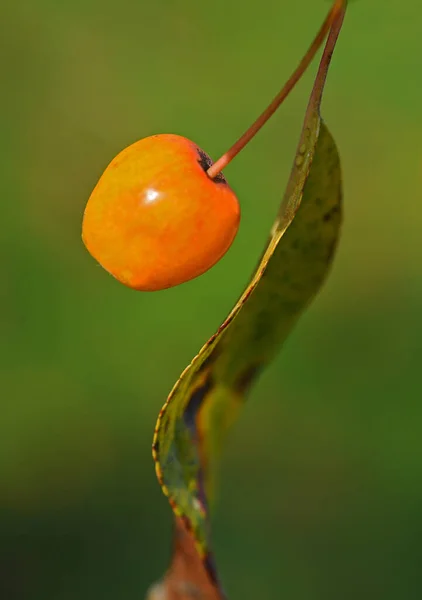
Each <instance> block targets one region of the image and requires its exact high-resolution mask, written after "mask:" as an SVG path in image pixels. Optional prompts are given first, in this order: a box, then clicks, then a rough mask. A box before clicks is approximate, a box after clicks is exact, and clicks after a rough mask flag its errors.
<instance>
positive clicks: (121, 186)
mask: <svg viewBox="0 0 422 600" xmlns="http://www.w3.org/2000/svg"><path fill="white" fill-rule="evenodd" d="M211 162H212V161H211V159H210V158H209V157H208V156H207V155H206V154H205V152H204V151H203V150H201V149H200V148H199V147H198V146H197V145H196V144H194V143H193V142H191V141H190V140H188V139H186V138H184V137H181V136H178V135H171V134H161V135H153V136H151V137H148V138H144V139H142V140H140V141H139V142H136V143H134V144H132V145H131V146H129V147H128V148H126V149H125V150H123V151H122V152H120V154H118V155H117V156H116V158H114V159H113V160H112V162H111V163H110V164H109V166H108V167H107V168H106V170H105V171H104V173H103V175H102V176H101V178H100V180H99V181H98V183H97V185H96V186H95V188H94V191H93V192H92V194H91V196H90V198H89V200H88V203H87V206H86V209H85V213H84V218H83V224H82V238H83V241H84V243H85V246H86V247H87V249H88V251H89V252H90V253H91V254H92V256H93V257H94V258H95V259H96V260H97V261H98V262H99V263H100V264H101V265H102V266H103V267H104V269H106V270H107V271H109V272H110V273H111V274H112V275H113V276H114V277H116V279H118V280H119V281H121V282H122V283H123V284H125V285H127V286H129V287H131V288H134V289H137V290H143V291H154V290H161V289H165V288H169V287H172V286H175V285H178V284H180V283H184V282H185V281H189V280H190V279H193V278H194V277H197V276H198V275H201V274H202V273H204V272H205V271H207V270H208V269H209V268H210V267H212V266H213V265H214V264H215V263H216V262H217V261H218V260H220V258H221V257H222V256H223V255H224V254H225V252H226V251H227V250H228V248H229V247H230V245H231V243H232V241H233V239H234V237H235V235H236V233H237V230H238V227H239V220H240V208H239V203H238V200H237V197H236V195H235V194H234V192H233V190H232V189H231V188H230V187H229V186H228V184H227V182H226V180H225V178H224V177H223V175H222V174H220V175H219V176H217V177H216V178H215V179H210V177H208V175H207V173H206V170H207V169H208V167H209V166H210V165H211Z"/></svg>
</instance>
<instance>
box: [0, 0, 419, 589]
mask: <svg viewBox="0 0 422 600" xmlns="http://www.w3.org/2000/svg"><path fill="white" fill-rule="evenodd" d="M327 9H328V4H327V2H324V1H323V0H320V1H317V0H307V1H305V2H294V1H292V0H283V1H281V0H280V1H279V2H270V1H268V2H260V3H258V4H257V3H256V2H253V1H252V0H247V1H244V2H229V1H227V0H214V2H212V3H200V2H197V1H194V0H180V1H178V2H172V1H170V0H153V1H148V2H147V1H145V0H120V1H119V2H111V1H110V0H101V1H100V0H83V1H82V0H72V1H70V0H61V2H56V1H54V2H53V0H38V1H33V2H27V3H25V2H24V3H16V4H13V5H12V4H9V5H8V6H7V7H6V6H4V7H2V9H1V18H0V77H1V80H2V93H1V98H0V103H1V117H0V119H1V132H2V135H1V149H0V153H1V154H0V158H1V161H0V170H1V181H2V196H3V200H2V207H3V218H2V227H1V228H0V244H1V255H0V260H1V272H2V277H1V284H0V298H1V312H0V339H1V357H0V358H1V390H2V394H1V395H2V411H1V420H0V448H1V450H0V597H1V598H2V600H3V599H4V600H15V599H16V600H76V599H77V600H93V599H94V598H101V599H103V600H109V599H110V600H117V599H118V598H119V599H123V598H127V599H131V600H134V599H135V598H136V599H142V598H143V597H144V593H145V590H146V588H147V587H148V586H149V584H150V583H152V582H153V581H155V580H156V579H158V578H159V577H160V575H161V574H162V573H163V571H164V570H165V568H166V566H167V563H168V558H169V553H170V534H171V515H170V510H169V507H168V505H167V501H166V500H165V498H164V497H163V496H162V494H161V492H160V490H159V488H158V485H157V482H156V479H155V474H154V469H153V464H152V459H151V451H150V446H151V438H152V431H153V427H154V424H155V418H156V416H157V413H158V410H159V408H160V407H161V405H162V403H163V402H164V400H165V398H166V395H167V393H168V392H169V390H170V389H171V387H172V385H173V383H174V382H175V380H176V379H177V377H178V375H179V374H180V372H181V371H182V370H183V368H184V367H185V366H186V365H187V363H188V362H189V361H190V359H191V358H192V357H193V355H194V354H195V353H196V351H197V350H198V349H199V348H200V347H201V345H202V344H203V343H204V342H205V340H206V339H207V338H208V337H209V336H210V335H211V334H212V333H213V332H214V331H215V329H216V328H217V327H218V325H219V324H220V322H221V321H222V320H223V319H224V317H225V316H226V314H227V313H228V311H229V310H230V308H231V306H232V305H233V303H234V302H235V300H236V299H237V297H238V296H239V294H240V292H241V291H242V289H243V287H244V286H245V284H246V283H247V281H248V277H249V275H250V273H251V271H252V269H253V267H254V266H255V264H256V260H257V258H258V256H259V255H260V253H261V250H262V248H263V246H264V244H265V242H266V240H267V234H268V231H269V229H270V226H271V224H272V220H273V218H274V216H275V213H276V211H277V207H278V204H279V201H280V199H281V196H282V192H283V189H284V186H285V183H286V180H287V177H288V174H289V170H290V166H291V162H292V157H293V152H294V149H295V146H296V142H297V139H298V135H299V131H300V126H301V121H302V118H303V114H304V108H305V106H306V100H307V95H308V94H309V91H310V88H311V85H312V79H313V75H314V73H315V65H314V66H313V68H312V69H311V71H310V73H309V74H308V75H307V76H306V77H305V78H304V80H303V81H302V82H301V83H300V85H299V87H298V88H297V89H296V90H295V91H294V93H293V94H292V96H291V97H290V98H289V99H288V101H287V102H286V104H285V106H284V107H283V108H282V110H281V111H280V113H279V114H278V115H277V116H275V117H274V118H273V120H272V121H271V123H270V124H269V125H268V126H267V127H266V128H265V130H264V131H262V132H261V133H260V134H259V136H258V137H257V138H256V140H255V141H254V142H253V144H251V145H250V147H248V148H247V149H246V150H245V151H244V152H243V153H242V155H241V156H240V157H239V158H238V159H237V160H236V161H235V162H234V163H233V165H231V166H230V167H229V169H228V170H227V172H226V174H227V176H228V177H229V180H230V183H231V185H232V187H233V188H234V189H235V190H236V191H237V193H238V195H239V197H240V199H241V203H242V208H243V221H242V226H241V231H240V233H239V235H238V238H237V239H236V241H235V243H234V245H233V247H232V249H231V250H230V252H229V253H228V255H227V256H226V257H225V258H224V259H223V260H222V261H221V262H220V263H219V264H218V265H217V266H216V267H215V268H214V269H213V270H212V271H210V272H209V273H207V274H206V275H204V276H203V277H201V278H199V279H197V280H195V281H192V282H190V283H188V284H185V285H183V286H181V287H179V288H176V289H172V290H168V291H165V292H161V293H156V294H140V293H135V292H133V291H131V290H128V289H126V288H124V287H123V286H121V285H119V284H118V283H117V282H115V280H114V279H113V278H111V277H110V276H109V275H108V274H106V272H105V271H103V270H102V269H101V268H100V267H99V266H98V265H97V264H96V263H95V262H94V261H93V260H92V259H91V257H90V256H89V255H88V253H87V252H86V251H85V249H84V247H83V245H82V243H81V240H80V229H81V217H82V212H83V209H84V205H85V202H86V200H87V198H88V196H89V194H90V192H91V190H92V188H93V186H94V185H95V183H96V180H97V178H98V177H99V175H100V174H101V172H102V170H103V169H104V168H105V166H106V165H107V164H108V162H109V161H110V160H111V158H112V157H113V156H114V155H115V154H116V153H117V152H118V151H120V150H121V149H122V148H123V147H125V146H126V145H128V144H129V143H131V142H133V141H135V140H137V139H138V138H141V137H144V136H147V135H150V134H152V133H159V132H173V133H179V134H183V135H186V136H187V137H190V138H192V139H193V140H195V141H196V142H197V143H198V144H199V145H201V146H202V147H204V148H205V149H206V150H207V151H208V152H209V153H210V154H211V156H213V157H214V158H217V156H218V155H219V154H220V153H221V152H223V151H224V150H225V149H226V148H227V146H228V145H229V144H230V143H231V142H232V141H233V140H234V139H235V138H236V137H237V136H238V135H239V134H240V133H241V132H243V130H244V128H245V127H246V126H247V125H248V124H249V123H250V122H251V120H252V119H253V118H255V116H256V115H257V114H258V112H259V111H260V110H261V109H262V108H263V106H264V105H265V104H266V103H267V102H268V100H269V99H270V98H271V97H272V96H273V95H274V94H275V93H276V92H277V91H278V88H279V87H280V85H281V83H282V82H283V81H284V80H285V79H286V78H287V76H288V75H289V74H290V72H291V70H292V68H293V67H294V66H296V64H297V62H298V60H299V58H300V57H301V55H302V53H303V52H304V50H305V49H306V47H307V45H308V43H309V41H310V39H311V38H312V36H313V35H314V33H315V32H316V29H317V27H318V26H319V24H320V22H321V20H322V18H323V16H324V15H325V13H326V11H327ZM421 22H422V5H421V3H420V1H419V0H407V2H405V3H396V2H394V1H393V0H383V1H382V2H379V1H378V2H377V1H376V0H372V1H371V0H361V1H360V2H356V3H352V4H351V5H350V7H349V14H348V15H347V18H346V23H345V27H344V30H343V32H342V34H341V37H340V42H339V44H338V48H337V50H336V55H335V57H334V61H333V64H332V69H331V72H330V75H329V79H328V85H327V89H326V94H325V100H324V103H323V113H324V116H325V118H326V120H327V122H328V124H329V125H330V128H331V131H332V132H333V134H334V136H335V138H336V140H337V142H338V145H339V148H340V153H341V157H342V164H343V170H344V187H345V222H344V228H343V236H342V240H341V244H340V248H339V252H338V256H337V258H336V260H335V264H334V268H333V271H332V273H331V276H330V278H329V281H328V283H327V285H326V286H325V287H324V289H323V291H322V293H321V294H320V296H319V297H318V298H317V300H316V301H315V303H314V304H313V305H312V307H311V309H310V310H309V311H308V313H307V314H306V315H305V316H304V317H303V318H302V320H301V321H300V323H299V325H298V326H297V328H296V329H295V331H294V333H293V334H292V336H291V337H290V339H289V341H288V343H286V345H285V347H284V349H283V351H282V352H281V354H280V355H279V357H278V359H277V360H276V361H275V362H274V364H273V365H272V366H271V368H270V369H268V370H267V371H266V372H265V373H264V375H263V376H262V377H261V379H260V381H259V383H258V385H257V386H256V387H255V388H254V390H253V392H252V394H251V396H250V398H249V400H248V402H247V405H246V406H245V410H244V412H243V414H242V418H241V420H240V422H239V423H238V425H237V426H236V428H235V430H234V431H233V434H232V436H231V438H230V440H229V443H228V446H227V449H226V454H225V461H224V464H223V467H222V476H221V491H220V496H219V502H218V506H217V510H216V513H215V518H214V538H215V550H216V554H217V559H218V563H219V566H220V570H221V574H222V578H223V580H224V582H225V586H226V589H227V591H228V592H229V597H230V599H231V600H248V599H250V600H257V599H261V598H262V599H269V600H270V599H277V598H286V599H288V600H317V599H321V600H339V599H340V598H341V599H349V598H350V599H353V600H355V599H356V598H361V599H368V600H376V599H398V598H405V599H417V598H418V599H419V598H420V597H422V550H421V541H420V540H421V537H422V441H421V429H422V427H421V426H422V403H421V399H422V394H421V382H420V374H421V361H422V341H421V340H422V314H421V304H422V243H421V239H422V238H421V228H422V202H421V201H422V194H421V184H422V147H421V142H420V140H421V138H422V116H421V106H422V69H421V56H422V37H421V32H420V30H421Z"/></svg>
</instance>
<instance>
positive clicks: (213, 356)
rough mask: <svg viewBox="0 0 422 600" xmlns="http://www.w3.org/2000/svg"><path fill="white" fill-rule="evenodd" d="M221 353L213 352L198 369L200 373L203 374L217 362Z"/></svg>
mask: <svg viewBox="0 0 422 600" xmlns="http://www.w3.org/2000/svg"><path fill="white" fill-rule="evenodd" d="M218 355H219V352H218V351H217V350H215V349H214V350H212V351H211V354H210V355H209V356H207V358H206V359H205V360H204V362H203V363H202V365H201V366H200V367H199V369H198V373H203V372H204V371H205V370H206V369H208V368H209V367H211V366H212V365H213V364H214V363H215V361H216V360H217V358H218Z"/></svg>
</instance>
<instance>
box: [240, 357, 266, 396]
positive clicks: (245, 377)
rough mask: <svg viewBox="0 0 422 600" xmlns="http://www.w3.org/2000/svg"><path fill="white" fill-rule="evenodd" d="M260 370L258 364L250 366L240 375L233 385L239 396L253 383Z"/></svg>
mask: <svg viewBox="0 0 422 600" xmlns="http://www.w3.org/2000/svg"><path fill="white" fill-rule="evenodd" d="M260 369H261V365H260V364H256V365H250V366H249V367H248V368H247V369H245V370H244V371H243V373H241V374H240V376H239V377H238V379H237V380H236V383H235V390H236V392H238V393H239V394H244V393H245V392H246V391H247V390H248V388H249V387H250V386H251V384H252V383H253V380H254V379H255V377H256V376H257V375H258V373H259V371H260Z"/></svg>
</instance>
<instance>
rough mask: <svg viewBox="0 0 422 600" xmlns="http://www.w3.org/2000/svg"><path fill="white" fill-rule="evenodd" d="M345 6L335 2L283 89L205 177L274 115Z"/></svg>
mask: <svg viewBox="0 0 422 600" xmlns="http://www.w3.org/2000/svg"><path fill="white" fill-rule="evenodd" d="M346 5H347V0H335V1H334V4H333V6H332V7H331V9H330V12H329V13H328V15H327V17H326V18H325V21H324V22H323V24H322V25H321V28H320V30H319V31H318V33H317V35H316V37H315V39H314V41H313V42H312V44H311V46H310V47H309V49H308V51H307V52H306V54H305V56H304V57H303V58H302V60H301V61H300V63H299V65H298V67H297V68H296V70H295V71H294V72H293V74H292V75H291V76H290V78H289V79H288V80H287V82H286V83H285V84H284V86H283V88H282V89H281V90H280V92H279V93H278V94H277V96H276V97H275V98H274V100H273V101H272V102H271V103H270V104H269V105H268V106H267V108H266V109H265V110H264V112H263V113H262V114H261V115H260V116H259V117H258V118H257V120H256V121H255V122H254V123H253V124H252V125H251V126H250V127H249V129H248V130H247V131H245V133H244V134H243V135H242V136H241V137H240V138H239V139H238V140H237V142H235V143H234V144H233V146H232V147H231V148H230V149H229V150H227V152H226V153H225V154H223V156H221V157H220V158H219V159H218V160H217V161H216V162H215V163H213V164H212V165H211V166H210V168H209V169H208V171H207V175H208V176H209V177H210V178H211V179H214V177H216V176H217V175H218V174H219V173H220V171H222V170H223V169H225V168H226V167H227V165H228V164H229V163H230V162H231V161H232V160H233V158H234V157H235V156H237V154H239V152H240V151H241V150H243V148H244V147H245V146H246V144H247V143H248V142H250V140H251V139H252V138H253V137H254V136H255V135H256V134H257V133H258V131H259V130H260V129H261V127H263V126H264V125H265V123H266V122H267V121H268V119H269V118H270V117H272V115H273V114H274V113H275V111H276V110H277V109H278V107H279V106H280V105H281V103H282V102H283V101H284V100H285V99H286V98H287V96H288V95H289V93H290V92H291V91H292V89H293V88H294V86H295V85H296V83H297V82H298V81H299V80H300V78H301V77H302V75H303V74H304V72H305V71H306V69H307V68H308V66H309V65H310V63H311V62H312V60H313V58H314V56H315V54H316V53H317V52H318V50H319V48H320V46H321V44H322V42H323V41H324V39H325V37H326V35H327V34H328V32H329V31H330V30H331V27H332V26H333V23H334V22H335V21H336V19H337V16H338V15H339V14H341V13H344V11H345V9H346Z"/></svg>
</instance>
